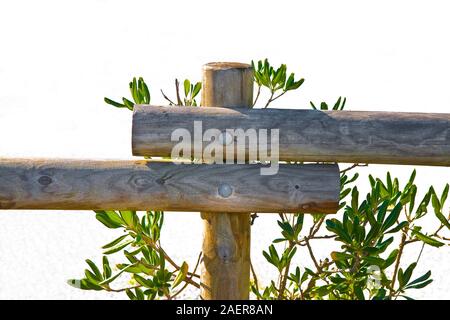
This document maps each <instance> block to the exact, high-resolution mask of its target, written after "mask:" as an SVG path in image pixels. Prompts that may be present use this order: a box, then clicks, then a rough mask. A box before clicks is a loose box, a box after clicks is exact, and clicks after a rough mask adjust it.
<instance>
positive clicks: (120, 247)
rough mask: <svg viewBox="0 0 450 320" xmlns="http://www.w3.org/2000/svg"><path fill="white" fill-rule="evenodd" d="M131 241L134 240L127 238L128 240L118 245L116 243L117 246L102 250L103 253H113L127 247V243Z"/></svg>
mask: <svg viewBox="0 0 450 320" xmlns="http://www.w3.org/2000/svg"><path fill="white" fill-rule="evenodd" d="M133 242H134V240H128V241H125V242H123V243H121V244H119V245H117V246H115V247H112V248H110V249H109V250H106V251H105V252H103V254H113V253H116V252H118V251H120V250H122V249H123V248H125V247H127V246H128V245H129V244H131V243H133Z"/></svg>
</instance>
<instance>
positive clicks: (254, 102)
mask: <svg viewBox="0 0 450 320" xmlns="http://www.w3.org/2000/svg"><path fill="white" fill-rule="evenodd" d="M260 93H261V86H258V91H257V92H256V98H255V100H254V101H253V104H252V107H254V106H255V104H256V101H258V98H259V94H260Z"/></svg>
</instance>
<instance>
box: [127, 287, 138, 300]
mask: <svg viewBox="0 0 450 320" xmlns="http://www.w3.org/2000/svg"><path fill="white" fill-rule="evenodd" d="M125 292H126V294H127V296H128V298H130V300H137V297H136V296H135V295H134V293H133V291H131V290H130V289H126V290H125Z"/></svg>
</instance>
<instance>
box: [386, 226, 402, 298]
mask: <svg viewBox="0 0 450 320" xmlns="http://www.w3.org/2000/svg"><path fill="white" fill-rule="evenodd" d="M405 244H406V233H405V232H403V233H402V238H401V240H400V245H399V247H398V255H397V259H396V261H395V268H394V274H393V276H392V280H391V292H390V294H389V296H390V297H393V296H394V294H395V291H394V287H395V281H396V279H397V273H398V269H399V267H400V259H401V257H402V254H403V248H404V247H405Z"/></svg>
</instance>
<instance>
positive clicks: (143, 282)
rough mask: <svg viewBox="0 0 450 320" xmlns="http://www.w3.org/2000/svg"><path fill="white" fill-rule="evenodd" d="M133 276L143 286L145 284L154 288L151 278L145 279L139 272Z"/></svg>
mask: <svg viewBox="0 0 450 320" xmlns="http://www.w3.org/2000/svg"><path fill="white" fill-rule="evenodd" d="M133 278H134V279H135V280H136V282H137V283H139V284H140V285H141V286H144V287H146V288H153V287H154V285H153V282H152V281H151V280H150V279H144V278H143V277H141V276H140V275H138V274H135V275H133Z"/></svg>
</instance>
